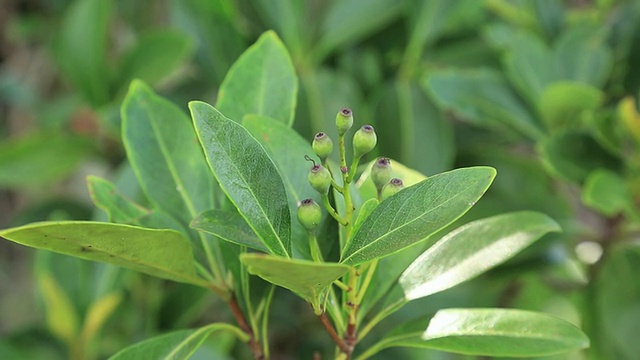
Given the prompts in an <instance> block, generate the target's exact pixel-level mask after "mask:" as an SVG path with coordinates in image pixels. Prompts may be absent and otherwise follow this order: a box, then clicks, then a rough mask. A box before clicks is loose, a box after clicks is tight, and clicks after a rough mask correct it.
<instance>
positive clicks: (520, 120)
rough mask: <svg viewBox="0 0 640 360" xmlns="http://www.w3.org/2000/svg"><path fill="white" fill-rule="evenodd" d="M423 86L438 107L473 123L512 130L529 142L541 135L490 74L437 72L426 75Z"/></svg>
mask: <svg viewBox="0 0 640 360" xmlns="http://www.w3.org/2000/svg"><path fill="white" fill-rule="evenodd" d="M424 85H425V86H426V87H427V89H428V90H429V91H430V93H431V95H432V96H433V99H434V100H435V101H436V102H437V103H438V104H439V105H440V106H441V107H443V108H444V109H452V110H454V111H455V112H456V113H458V114H459V115H460V116H462V117H463V118H465V119H466V120H468V121H471V122H473V123H475V124H478V125H482V126H486V127H490V128H498V129H504V128H505V127H506V128H512V129H515V130H517V131H518V132H520V133H522V134H523V135H526V136H528V137H529V138H532V139H536V138H538V137H540V135H542V133H541V130H540V126H539V124H538V123H537V122H536V120H535V119H534V117H533V116H532V115H531V113H530V112H529V111H528V110H527V108H526V107H524V105H523V104H522V102H521V101H519V100H518V98H517V97H516V96H515V94H514V93H513V92H512V91H511V89H510V88H509V85H508V84H507V82H506V81H505V80H504V78H503V77H502V76H501V75H500V74H498V73H496V72H494V71H490V70H486V69H483V70H479V71H474V72H471V71H469V72H462V71H446V72H438V73H434V74H433V75H430V76H429V77H428V78H427V79H426V82H425V83H424Z"/></svg>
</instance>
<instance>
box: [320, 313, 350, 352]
mask: <svg viewBox="0 0 640 360" xmlns="http://www.w3.org/2000/svg"><path fill="white" fill-rule="evenodd" d="M318 319H320V322H321V323H322V326H324V328H325V329H326V330H327V332H328V333H329V336H331V339H332V340H333V342H335V343H336V345H338V348H340V351H342V352H343V353H345V354H347V355H349V356H350V355H351V351H353V349H351V351H349V347H348V346H347V344H345V343H344V341H343V340H342V339H341V338H340V336H338V333H337V332H336V329H334V328H333V325H331V322H330V321H329V319H328V318H327V314H326V313H324V312H323V313H322V314H320V315H318Z"/></svg>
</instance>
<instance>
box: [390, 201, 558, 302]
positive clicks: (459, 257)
mask: <svg viewBox="0 0 640 360" xmlns="http://www.w3.org/2000/svg"><path fill="white" fill-rule="evenodd" d="M559 230H560V227H559V225H558V224H557V223H556V222H555V221H553V220H551V219H550V218H549V217H548V216H546V215H543V214H540V213H535V212H529V211H523V212H516V213H510V214H505V215H498V216H494V217H491V218H488V219H482V220H477V221H474V222H471V223H468V224H466V225H464V226H462V227H460V228H458V229H456V230H454V231H452V232H451V233H449V234H447V235H446V236H444V237H443V238H442V239H440V240H439V241H438V242H437V243H436V244H435V245H433V246H431V247H430V248H429V249H428V250H427V251H425V252H424V253H423V254H422V255H420V257H418V258H417V259H416V260H415V261H414V262H413V263H412V264H411V265H410V266H409V267H408V268H407V270H405V272H404V273H403V274H402V276H400V279H399V282H400V285H401V286H402V289H403V290H404V294H405V298H406V299H407V300H414V299H419V298H421V297H425V296H428V295H431V294H434V293H437V292H440V291H443V290H446V289H449V288H451V287H453V286H455V285H457V284H460V283H462V282H464V281H467V280H469V279H472V278H474V277H476V276H478V275H480V274H481V273H483V272H485V271H487V270H489V269H490V268H492V267H495V266H497V265H499V264H501V263H503V262H505V261H507V260H508V259H510V258H512V257H513V256H514V255H516V254H517V253H518V252H520V251H521V250H523V249H524V248H526V247H527V246H529V245H530V244H531V243H533V242H534V241H536V240H537V239H539V238H540V237H541V236H542V235H544V234H546V233H547V232H550V231H559Z"/></svg>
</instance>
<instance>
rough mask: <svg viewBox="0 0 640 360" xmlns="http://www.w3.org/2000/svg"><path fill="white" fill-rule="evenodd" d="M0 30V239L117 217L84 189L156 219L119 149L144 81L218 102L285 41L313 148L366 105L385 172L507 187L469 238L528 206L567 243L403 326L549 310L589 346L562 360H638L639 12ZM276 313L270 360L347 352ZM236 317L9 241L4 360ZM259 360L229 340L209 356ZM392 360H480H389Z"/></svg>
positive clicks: (348, 10)
mask: <svg viewBox="0 0 640 360" xmlns="http://www.w3.org/2000/svg"><path fill="white" fill-rule="evenodd" d="M0 24H1V25H2V27H1V30H0V31H1V34H0V227H3V228H4V227H9V226H17V225H21V224H25V223H28V222H32V221H38V220H50V219H101V220H104V219H106V218H105V215H104V214H102V213H101V212H100V211H97V210H94V207H93V205H92V204H91V200H90V198H89V193H88V191H87V187H86V184H85V177H86V176H87V175H88V174H95V175H99V176H103V177H106V178H109V179H111V180H112V181H114V182H115V183H116V185H117V187H118V190H119V191H121V192H122V193H123V194H125V195H126V196H129V197H130V198H132V199H134V200H136V201H138V202H141V203H144V201H145V200H144V199H141V194H140V191H139V189H138V185H137V183H136V181H135V178H134V176H133V174H132V172H131V169H130V167H129V166H128V164H127V163H126V162H125V161H124V152H123V148H122V143H121V140H120V129H119V126H120V118H119V107H120V104H121V101H122V98H123V96H124V94H125V91H126V89H127V87H128V85H129V83H130V81H131V80H132V79H134V78H140V79H142V80H144V81H145V82H146V83H148V84H150V85H152V86H153V87H154V88H155V89H156V91H158V92H159V93H160V94H162V95H163V96H165V97H168V98H169V99H171V100H173V101H175V103H176V104H178V105H179V106H181V107H182V108H184V109H186V103H187V101H188V100H192V99H201V100H204V101H207V102H211V103H213V102H215V97H216V94H217V89H218V87H219V85H220V83H221V82H222V80H223V78H224V75H225V74H226V72H227V70H228V69H229V67H230V66H231V64H232V63H233V62H234V61H235V60H236V59H237V57H238V56H239V55H240V54H241V53H242V52H243V51H244V50H245V49H246V48H247V47H248V46H249V45H250V44H252V43H253V42H254V41H255V40H256V39H257V37H258V36H259V35H260V34H261V33H262V32H264V31H265V30H268V29H273V30H275V31H276V32H277V33H278V35H279V36H280V37H281V38H282V39H283V41H284V43H285V44H286V46H287V48H288V49H289V51H290V53H291V57H292V59H293V63H294V66H295V67H296V70H297V72H298V76H299V78H300V95H299V99H298V107H297V110H296V111H297V112H296V120H295V123H294V127H295V128H296V130H298V131H299V132H300V133H301V134H303V135H304V136H305V137H306V138H309V139H311V137H312V136H313V134H314V133H315V132H317V131H321V130H322V131H328V132H329V134H330V135H334V136H335V134H332V133H331V130H330V129H333V126H332V123H333V119H334V115H335V112H336V110H337V109H339V108H340V107H342V106H350V107H351V108H352V109H353V110H354V112H355V114H356V121H357V122H358V123H360V124H364V123H371V124H373V125H374V126H375V128H376V129H377V132H378V135H379V136H378V137H379V139H380V142H381V144H380V146H379V149H378V152H379V154H380V155H386V156H390V157H391V158H393V159H395V160H398V161H400V162H402V163H404V164H405V165H408V166H409V167H412V168H414V169H416V170H418V171H420V172H422V173H424V174H426V175H432V174H435V173H438V172H441V171H446V170H449V169H452V168H455V167H461V166H467V165H477V164H478V165H480V164H481V165H490V166H493V167H495V168H497V169H498V177H497V179H496V181H495V183H494V185H493V186H492V187H491V188H490V190H489V192H488V193H487V194H486V195H485V197H484V198H483V199H482V201H480V202H479V203H478V206H477V207H475V208H474V210H472V211H471V212H470V213H469V214H468V215H467V216H466V217H465V219H464V220H465V221H468V220H471V219H473V218H480V217H484V216H489V215H494V214H498V213H502V212H506V211H512V210H523V209H529V210H537V211H541V212H544V213H546V214H549V215H551V216H552V217H553V218H555V219H556V220H558V221H559V222H560V223H561V224H562V226H563V229H564V232H563V233H562V234H560V235H553V236H547V237H545V239H544V240H542V241H540V242H538V243H537V245H535V246H534V247H533V248H530V249H529V250H527V251H526V252H525V253H523V254H522V255H520V256H518V257H517V258H516V259H514V260H513V261H510V262H509V263H508V264H506V265H503V266H501V267H499V268H498V269H497V270H494V271H492V272H490V273H489V274H487V275H485V276H482V277H481V278H479V279H477V280H474V281H472V282H470V283H467V284H465V285H462V286H459V287H457V288H455V289H452V290H451V291H447V292H445V293H444V294H441V295H436V296H434V297H429V298H428V299H426V300H425V301H422V302H420V301H419V302H416V304H412V305H411V306H409V307H408V308H407V309H405V310H404V311H402V312H401V313H400V314H399V317H404V318H412V317H414V316H415V314H416V313H421V314H429V313H433V312H434V311H435V310H436V309H438V308H442V307H452V306H470V307H472V306H504V307H512V306H513V307H518V308H524V309H531V310H540V311H545V312H549V313H553V314H556V315H558V316H560V317H563V318H565V319H568V320H570V321H572V322H574V323H577V324H579V325H580V326H582V327H583V328H584V329H585V331H586V332H587V333H588V334H589V336H590V338H591V341H592V346H591V349H589V350H588V351H585V352H582V353H575V354H571V355H563V356H561V357H558V359H566V358H571V359H638V354H640V342H638V341H637V340H636V338H635V336H637V333H636V331H637V329H638V324H640V281H639V280H638V274H640V246H639V245H640V244H639V236H640V227H639V222H640V210H639V205H640V152H639V147H640V114H639V113H638V109H637V100H638V93H639V90H640V66H638V64H640V2H638V1H635V0H629V1H624V0H565V1H561V0H539V1H528V0H513V1H510V0H484V1H477V0H457V1H450V0H403V1H397V0H366V1H365V0H334V1H331V0H310V1H300V0H278V1H270V0H219V1H209V0H188V1H183V0H160V1H153V2H151V1H127V0H118V1H101V0H73V1H70V0H46V1H45V0H4V1H2V2H0ZM276 296H280V297H285V298H286V297H287V296H290V295H288V293H287V292H284V291H282V292H280V291H278V293H277V294H276ZM277 303H279V304H281V306H280V307H276V308H275V309H274V310H273V318H274V320H273V322H272V324H273V326H274V328H273V329H272V331H271V334H272V337H273V344H274V345H273V346H274V349H273V353H274V356H277V354H282V357H278V358H285V357H284V356H285V355H284V354H289V356H293V357H292V358H310V356H311V354H312V353H313V351H315V350H317V349H321V348H329V347H330V344H329V339H328V337H327V336H326V334H324V333H323V332H322V330H321V329H320V328H319V327H318V326H317V324H316V322H315V319H314V318H313V316H312V314H311V311H308V309H306V308H305V306H304V305H303V304H302V302H300V301H298V300H296V299H294V298H293V297H292V298H291V299H290V301H283V302H277ZM283 303H284V304H287V305H285V306H282V304H283ZM219 308H220V307H218V304H217V302H216V300H215V299H214V298H212V297H211V296H210V295H209V294H207V293H204V291H203V290H200V289H196V288H194V287H191V286H188V285H182V284H174V283H165V282H163V281H160V280H156V279H151V278H149V277H146V276H144V275H140V274H136V273H131V272H129V271H124V270H121V269H116V268H113V267H111V266H107V265H101V264H95V263H89V262H85V261H82V260H77V259H72V258H68V257H64V256H59V255H56V254H52V253H45V252H38V253H36V252H33V251H31V250H26V249H23V248H19V247H17V246H15V245H12V244H10V243H8V242H0V354H1V355H2V358H6V359H13V358H15V359H18V358H20V359H24V358H42V359H45V358H46V359H57V358H60V359H63V358H68V357H72V358H76V359H80V358H86V359H94V358H105V357H107V356H109V355H111V354H113V353H114V352H115V351H117V350H118V349H120V348H122V347H124V346H126V345H128V344H131V343H133V342H136V341H139V340H142V339H144V338H147V337H149V336H152V335H155V334H158V333H161V332H163V331H167V330H169V329H177V328H186V327H190V326H195V325H198V324H205V323H207V322H210V321H212V320H216V319H218V320H219V319H224V320H227V321H231V317H230V316H229V314H226V313H224V312H222V313H221V312H220V311H218V309H219ZM34 309H35V310H34ZM292 309H295V310H293V312H292ZM293 314H296V315H295V321H294V320H293V319H292V316H294V315H293ZM304 314H307V315H304ZM285 325H286V326H285ZM393 325H394V323H393V320H390V321H389V323H388V324H387V327H392V326H393ZM242 351H243V350H242V348H241V347H240V348H239V347H236V345H235V343H234V341H233V339H231V338H228V337H225V336H223V335H219V336H215V338H214V340H211V341H210V342H209V344H208V345H207V346H205V347H203V348H201V350H199V352H198V353H197V354H196V358H200V357H202V358H216V359H226V358H230V357H239V358H243V357H244V356H246V355H247V354H246V353H243V352H242ZM291 354H293V355H291ZM394 355H395V356H402V358H403V359H412V358H415V359H461V358H465V357H462V356H453V355H448V354H443V353H438V352H426V351H416V350H388V351H386V352H383V353H382V354H381V355H380V356H381V357H380V358H386V357H390V356H394Z"/></svg>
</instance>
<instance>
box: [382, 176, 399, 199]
mask: <svg viewBox="0 0 640 360" xmlns="http://www.w3.org/2000/svg"><path fill="white" fill-rule="evenodd" d="M402 188H404V184H403V183H402V180H400V179H398V178H393V179H391V180H389V182H388V183H386V184H385V185H384V187H382V192H381V194H380V197H381V199H380V200H385V199H386V198H388V197H389V196H391V195H394V194H395V193H397V192H398V191H400V190H402Z"/></svg>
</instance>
